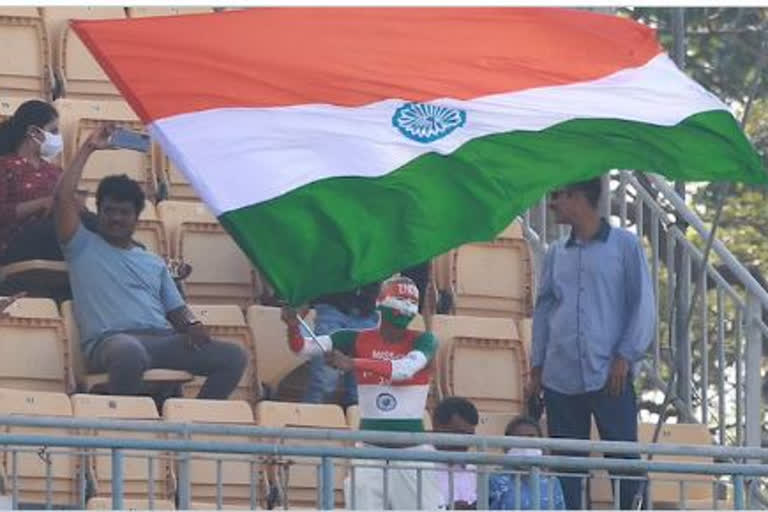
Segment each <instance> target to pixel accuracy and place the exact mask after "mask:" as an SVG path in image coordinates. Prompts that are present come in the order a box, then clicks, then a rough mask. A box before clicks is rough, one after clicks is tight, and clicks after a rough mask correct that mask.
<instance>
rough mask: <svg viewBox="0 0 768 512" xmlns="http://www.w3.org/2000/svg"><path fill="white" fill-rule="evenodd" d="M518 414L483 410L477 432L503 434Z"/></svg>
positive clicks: (481, 434) (490, 434)
mask: <svg viewBox="0 0 768 512" xmlns="http://www.w3.org/2000/svg"><path fill="white" fill-rule="evenodd" d="M516 416H517V415H516V414H508V413H503V412H481V413H480V418H479V421H478V423H477V429H476V430H475V433H476V434H477V435H480V436H503V435H504V430H506V428H507V425H508V424H509V422H510V421H512V419H513V418H515V417H516Z"/></svg>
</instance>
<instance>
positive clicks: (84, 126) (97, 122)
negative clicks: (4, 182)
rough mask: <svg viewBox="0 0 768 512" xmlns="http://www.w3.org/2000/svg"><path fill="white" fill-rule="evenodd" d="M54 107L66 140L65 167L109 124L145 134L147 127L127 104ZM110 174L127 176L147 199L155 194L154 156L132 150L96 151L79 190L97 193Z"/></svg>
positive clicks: (79, 103) (62, 104)
mask: <svg viewBox="0 0 768 512" xmlns="http://www.w3.org/2000/svg"><path fill="white" fill-rule="evenodd" d="M54 106H55V107H56V109H57V110H58V111H59V124H60V127H61V130H62V134H63V136H64V163H65V164H69V163H70V162H71V161H72V159H73V158H74V156H75V154H76V153H77V150H78V149H79V148H80V146H81V145H82V144H83V143H84V142H85V140H86V139H87V138H88V136H89V135H90V134H91V133H92V132H93V131H94V130H96V129H98V128H99V127H101V126H104V125H106V124H111V125H114V126H118V127H122V128H126V129H129V130H135V131H140V132H145V131H146V130H145V129H144V125H143V124H142V123H141V122H140V121H139V119H138V117H136V114H135V113H134V112H133V110H132V109H131V107H130V106H129V105H128V103H126V102H125V101H122V100H121V99H119V98H116V99H113V100H72V99H58V100H56V101H55V102H54ZM111 174H127V175H128V176H129V177H131V178H133V179H134V180H136V181H137V182H139V183H140V184H141V185H142V186H143V188H144V191H145V193H147V196H148V199H150V200H151V199H152V198H153V197H154V194H155V178H154V174H153V171H152V154H151V152H148V153H141V152H138V151H132V150H129V149H116V150H112V151H97V152H95V153H94V154H92V155H91V157H90V158H89V159H88V162H87V163H86V164H85V169H83V176H82V178H81V180H80V183H79V187H80V189H81V190H84V191H87V192H89V193H91V194H95V193H96V188H97V187H98V185H99V181H101V179H102V178H104V177H105V176H109V175H111Z"/></svg>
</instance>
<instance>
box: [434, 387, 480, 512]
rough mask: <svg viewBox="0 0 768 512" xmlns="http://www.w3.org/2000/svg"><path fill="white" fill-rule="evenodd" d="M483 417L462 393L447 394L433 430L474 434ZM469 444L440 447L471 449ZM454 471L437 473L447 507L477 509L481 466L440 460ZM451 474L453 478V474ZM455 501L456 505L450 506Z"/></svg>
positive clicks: (437, 414) (446, 432) (451, 449)
mask: <svg viewBox="0 0 768 512" xmlns="http://www.w3.org/2000/svg"><path fill="white" fill-rule="evenodd" d="M479 421H480V417H479V415H478V413H477V408H476V407H475V405H474V404H473V403H472V402H470V401H469V400H467V399H466V398H461V397H458V396H451V397H448V398H444V399H443V400H441V401H440V403H439V404H437V407H436V408H435V412H434V413H433V414H432V426H433V430H434V431H435V432H438V433H443V434H470V435H474V433H475V429H476V428H477V424H478V422H479ZM468 448H469V447H468V446H444V445H438V446H437V449H438V450H449V451H467V449H468ZM438 466H439V467H445V468H448V469H451V470H452V471H441V472H439V473H438V474H437V479H438V483H439V484H440V490H441V491H442V493H443V507H444V508H445V509H453V510H474V509H476V508H477V468H476V467H475V466H474V465H472V464H469V465H466V466H465V465H462V464H451V465H447V464H438ZM449 475H450V476H452V478H449ZM451 504H453V506H450V505H451Z"/></svg>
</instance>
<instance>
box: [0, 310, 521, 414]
mask: <svg viewBox="0 0 768 512" xmlns="http://www.w3.org/2000/svg"><path fill="white" fill-rule="evenodd" d="M190 307H191V308H192V310H193V312H194V313H195V315H197V316H198V317H199V318H200V319H201V320H202V322H203V323H204V324H205V325H206V326H207V327H208V329H209V330H210V332H211V335H212V336H214V337H216V338H219V339H222V340H224V341H229V342H232V343H238V344H240V345H241V346H242V347H243V348H244V349H245V350H246V351H247V352H248V354H250V361H251V362H250V365H249V368H248V370H247V371H246V373H245V375H244V376H243V379H242V381H241V382H240V384H239V386H238V388H237V390H236V391H235V393H234V395H233V398H237V399H242V400H245V401H248V402H250V403H255V402H256V401H257V400H258V399H259V397H260V389H261V384H266V385H268V386H269V387H270V388H271V389H277V386H278V384H279V382H280V381H281V380H282V379H283V378H284V377H285V376H286V375H288V374H289V373H290V372H291V371H293V370H294V369H296V368H297V367H298V366H299V365H300V364H301V363H302V361H301V360H300V359H299V358H298V357H296V356H295V355H294V354H293V353H291V352H290V350H289V349H288V347H287V344H286V343H285V326H284V325H283V323H282V322H281V320H280V310H279V309H278V308H274V307H267V306H259V305H254V306H250V307H249V308H248V309H247V312H246V315H243V313H242V310H241V309H240V308H239V307H237V306H236V305H210V306H202V305H191V306H190ZM6 313H7V315H5V316H3V317H0V338H2V339H3V340H4V342H3V343H2V344H0V386H2V387H7V388H19V389H27V390H37V391H57V392H67V393H72V392H75V391H88V390H90V389H92V387H93V386H94V385H98V384H99V383H103V382H104V380H105V378H106V377H105V376H103V375H102V376H86V375H85V372H84V371H83V367H84V366H83V362H82V360H81V356H80V351H79V344H78V343H76V340H78V339H79V336H78V334H77V326H76V324H75V321H74V318H73V315H72V307H71V303H70V302H65V303H64V304H62V307H61V313H60V312H59V310H58V309H57V307H56V304H55V303H54V302H53V301H52V300H50V299H37V298H35V299H32V298H26V299H20V300H18V301H17V302H15V303H14V304H13V305H12V306H11V307H9V308H8V310H7V311H6ZM309 319H310V322H311V321H312V317H311V316H310V317H309ZM414 325H415V327H416V328H420V327H421V326H422V320H421V318H417V319H416V320H415V322H414ZM433 330H434V332H435V334H436V336H437V338H438V339H439V340H440V345H439V350H438V354H437V356H436V357H437V359H436V362H435V367H436V377H435V382H434V388H433V390H432V396H431V405H434V403H435V402H436V401H437V400H439V399H440V398H442V397H444V396H464V397H466V398H468V399H470V400H472V401H473V402H474V403H475V404H476V405H477V407H478V409H479V410H481V411H483V412H489V413H504V414H514V413H516V412H518V411H520V410H521V408H522V393H523V382H524V379H525V377H526V374H527V359H528V357H527V354H528V346H529V343H530V341H529V340H530V321H528V320H524V321H521V322H519V323H518V324H515V323H514V322H512V321H510V320H507V319H504V318H480V317H465V316H449V315H436V316H435V317H434V321H433ZM480 372H482V377H483V378H479V375H480ZM155 373H157V372H156V371H155ZM189 379H191V376H188V377H186V378H185V377H178V378H176V377H174V378H170V377H164V376H162V375H160V376H155V377H153V378H149V377H147V380H150V381H152V380H160V381H168V380H170V381H177V380H178V381H185V382H183V394H184V396H186V397H193V396H196V394H197V392H198V390H199V388H200V385H201V379H200V378H195V379H194V380H189ZM489 383H492V384H491V385H489Z"/></svg>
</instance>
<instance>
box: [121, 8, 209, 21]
mask: <svg viewBox="0 0 768 512" xmlns="http://www.w3.org/2000/svg"><path fill="white" fill-rule="evenodd" d="M211 12H213V8H211V7H177V6H162V7H161V6H157V7H155V6H153V7H147V6H143V7H128V17H129V18H145V17H147V16H178V15H182V14H207V13H211Z"/></svg>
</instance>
